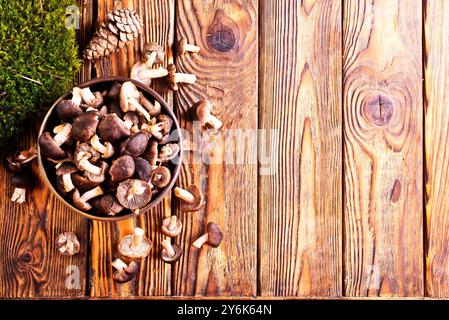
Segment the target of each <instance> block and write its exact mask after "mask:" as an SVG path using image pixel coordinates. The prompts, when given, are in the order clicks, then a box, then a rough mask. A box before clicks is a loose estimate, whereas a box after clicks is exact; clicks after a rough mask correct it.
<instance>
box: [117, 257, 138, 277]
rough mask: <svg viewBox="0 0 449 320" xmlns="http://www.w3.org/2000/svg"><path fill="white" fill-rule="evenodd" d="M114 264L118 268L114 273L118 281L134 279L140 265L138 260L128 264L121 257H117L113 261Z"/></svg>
mask: <svg viewBox="0 0 449 320" xmlns="http://www.w3.org/2000/svg"><path fill="white" fill-rule="evenodd" d="M112 266H113V267H114V268H115V269H116V270H117V271H115V272H114V274H113V275H112V278H113V279H114V281H116V282H118V283H125V282H129V281H131V280H132V279H134V277H135V276H136V274H137V271H138V269H139V266H138V264H137V263H136V262H134V261H131V263H130V264H129V265H127V264H126V263H125V262H123V261H122V260H120V259H115V260H114V261H113V262H112Z"/></svg>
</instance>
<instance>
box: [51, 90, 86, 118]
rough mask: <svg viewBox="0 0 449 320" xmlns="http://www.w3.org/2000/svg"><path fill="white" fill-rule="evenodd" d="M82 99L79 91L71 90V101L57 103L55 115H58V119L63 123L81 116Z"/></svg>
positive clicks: (64, 100) (65, 100)
mask: <svg viewBox="0 0 449 320" xmlns="http://www.w3.org/2000/svg"><path fill="white" fill-rule="evenodd" d="M81 101H82V97H81V89H80V88H77V87H75V88H73V89H72V99H70V100H68V99H63V100H61V101H59V103H58V104H57V106H56V113H57V114H58V117H59V119H61V120H62V121H64V122H68V121H71V120H72V119H73V118H76V117H78V116H80V115H82V114H83V109H81V107H80V105H81Z"/></svg>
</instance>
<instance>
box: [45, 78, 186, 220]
mask: <svg viewBox="0 0 449 320" xmlns="http://www.w3.org/2000/svg"><path fill="white" fill-rule="evenodd" d="M181 141H182V137H181V132H180V128H179V124H178V121H177V120H176V117H175V115H174V114H173V112H172V111H171V109H170V108H169V106H168V104H167V103H166V102H165V101H164V100H163V99H162V97H161V96H160V95H159V94H158V93H156V92H155V91H154V90H152V89H151V88H149V87H147V86H145V85H143V84H142V83H140V82H138V81H133V80H130V79H128V78H102V79H95V80H91V81H89V82H86V83H84V84H81V85H79V86H78V87H75V88H73V90H72V91H71V92H67V93H66V94H64V95H63V96H61V97H60V98H59V99H58V100H57V101H56V102H55V103H54V104H53V106H52V107H51V108H50V110H49V111H48V113H47V115H46V116H45V118H44V121H43V123H42V125H41V128H40V131H39V139H38V161H39V168H40V170H41V172H42V175H43V177H44V179H45V181H46V183H47V185H48V186H49V188H50V189H51V190H52V192H53V193H54V194H55V195H56V196H57V197H58V198H59V199H60V200H61V201H62V202H63V203H64V204H65V205H67V206H68V207H70V208H71V209H73V210H74V211H76V212H77V213H79V214H81V215H82V216H84V217H87V218H89V219H95V220H107V221H114V220H122V219H127V218H130V217H132V216H135V215H138V214H140V213H143V212H146V211H148V210H149V209H151V208H153V207H154V206H155V205H156V204H158V203H159V202H160V201H161V200H162V199H163V198H164V197H165V195H166V194H167V193H168V192H169V191H170V189H171V188H172V187H173V185H174V183H175V181H176V179H177V177H178V174H179V170H180V166H181V155H182V144H181Z"/></svg>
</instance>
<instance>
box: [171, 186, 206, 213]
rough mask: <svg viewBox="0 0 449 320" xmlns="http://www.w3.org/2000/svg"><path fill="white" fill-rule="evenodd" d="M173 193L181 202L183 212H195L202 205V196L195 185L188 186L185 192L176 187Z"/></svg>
mask: <svg viewBox="0 0 449 320" xmlns="http://www.w3.org/2000/svg"><path fill="white" fill-rule="evenodd" d="M174 193H175V196H176V197H178V198H179V199H181V200H182V203H181V206H182V209H183V210H184V211H195V210H198V209H200V208H201V207H202V206H203V205H204V195H203V193H202V192H201V190H200V188H198V186H197V185H196V184H192V185H190V186H189V187H187V189H186V190H184V189H181V188H179V187H176V188H175V190H174Z"/></svg>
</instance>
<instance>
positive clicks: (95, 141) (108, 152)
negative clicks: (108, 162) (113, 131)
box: [90, 134, 114, 158]
mask: <svg viewBox="0 0 449 320" xmlns="http://www.w3.org/2000/svg"><path fill="white" fill-rule="evenodd" d="M90 144H91V145H92V147H93V148H94V149H95V150H97V151H98V152H100V153H101V155H102V156H103V158H110V157H112V155H113V154H114V147H113V146H112V144H111V143H110V142H105V144H102V143H101V142H100V138H99V137H98V136H97V135H96V134H95V135H94V136H93V137H92V138H91V139H90Z"/></svg>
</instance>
